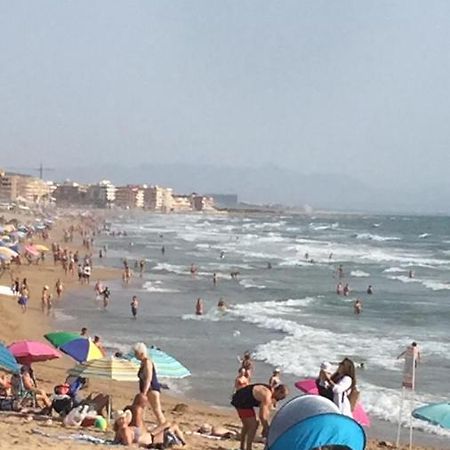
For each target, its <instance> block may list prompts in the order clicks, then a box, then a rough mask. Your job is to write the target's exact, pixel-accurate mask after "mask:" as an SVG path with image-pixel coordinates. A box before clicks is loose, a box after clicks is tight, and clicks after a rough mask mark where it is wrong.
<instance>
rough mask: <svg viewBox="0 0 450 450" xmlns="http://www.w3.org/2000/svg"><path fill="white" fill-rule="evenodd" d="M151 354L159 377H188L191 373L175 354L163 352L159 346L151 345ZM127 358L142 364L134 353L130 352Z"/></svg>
mask: <svg viewBox="0 0 450 450" xmlns="http://www.w3.org/2000/svg"><path fill="white" fill-rule="evenodd" d="M149 356H150V358H151V359H152V361H153V364H154V365H155V370H156V374H157V375H158V377H159V378H186V377H189V376H190V375H191V372H190V371H189V369H187V368H186V367H184V366H183V364H181V363H180V362H179V361H178V360H176V359H175V358H174V357H173V356H170V355H169V354H167V353H166V352H163V351H162V350H160V349H159V348H156V347H150V348H149ZM125 358H127V359H129V360H130V361H132V362H133V363H134V364H136V365H138V366H140V364H141V362H140V361H139V360H138V359H136V358H135V357H134V354H133V353H128V355H126V356H125Z"/></svg>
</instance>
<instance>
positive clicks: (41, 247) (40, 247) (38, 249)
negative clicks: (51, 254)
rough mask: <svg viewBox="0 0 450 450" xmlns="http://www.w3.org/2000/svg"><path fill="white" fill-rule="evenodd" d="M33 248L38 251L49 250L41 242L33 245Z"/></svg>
mask: <svg viewBox="0 0 450 450" xmlns="http://www.w3.org/2000/svg"><path fill="white" fill-rule="evenodd" d="M34 248H35V249H36V250H37V251H39V252H48V251H49V248H48V247H46V246H45V245H42V244H36V245H34Z"/></svg>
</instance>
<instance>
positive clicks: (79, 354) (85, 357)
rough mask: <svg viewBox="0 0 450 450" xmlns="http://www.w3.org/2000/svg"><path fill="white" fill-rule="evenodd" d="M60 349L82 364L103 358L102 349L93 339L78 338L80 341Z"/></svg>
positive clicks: (77, 340)
mask: <svg viewBox="0 0 450 450" xmlns="http://www.w3.org/2000/svg"><path fill="white" fill-rule="evenodd" d="M59 349H60V350H61V351H62V352H64V353H65V354H66V355H69V356H70V357H71V358H73V359H74V360H75V361H78V362H80V363H82V362H85V361H91V360H94V359H100V358H103V356H104V355H103V353H102V351H101V350H100V348H99V347H98V346H97V345H96V344H94V343H93V342H92V341H91V339H86V338H84V337H80V336H78V339H72V340H71V341H68V342H66V343H65V344H62V345H61V346H60V347H59Z"/></svg>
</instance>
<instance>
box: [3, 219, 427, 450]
mask: <svg viewBox="0 0 450 450" xmlns="http://www.w3.org/2000/svg"><path fill="white" fill-rule="evenodd" d="M72 222H73V221H71V222H69V221H68V220H67V219H66V220H64V219H62V220H60V221H59V222H58V224H57V225H56V226H55V229H54V230H52V232H51V234H50V239H49V242H52V241H55V242H62V239H61V238H62V230H63V228H64V227H66V226H67V225H68V224H69V223H72ZM36 243H37V241H36ZM80 244H81V242H80V238H79V236H76V238H75V242H74V243H73V244H70V245H67V246H68V247H69V248H71V249H74V250H75V249H79V250H80V254H81V255H83V254H84V250H82V249H81V245H80ZM14 276H19V277H20V278H21V279H22V278H24V277H26V278H27V279H28V281H29V285H30V301H29V309H28V311H27V313H26V314H22V313H21V311H20V308H19V306H18V305H17V303H16V300H15V299H14V298H13V297H6V296H1V295H0V317H1V327H0V340H2V341H4V342H6V343H10V342H12V341H16V340H20V339H37V340H43V337H42V336H43V334H45V333H46V332H48V331H50V330H51V320H50V319H49V318H48V317H46V316H44V315H43V314H42V312H41V310H40V293H41V289H42V287H43V286H44V285H46V284H47V285H49V286H50V288H51V290H53V291H54V286H55V283H56V280H57V279H58V278H61V280H62V281H63V283H64V285H65V290H66V291H65V294H67V290H70V289H84V290H86V293H88V292H89V291H88V290H89V289H91V290H92V289H93V286H80V285H79V284H78V281H77V279H76V277H75V278H72V277H70V276H67V277H66V276H65V275H64V272H63V270H62V268H61V267H60V266H59V265H58V266H54V265H53V261H52V258H51V257H50V255H49V257H48V258H47V261H46V262H45V263H43V264H42V265H36V266H35V265H33V266H26V265H23V266H21V267H20V268H16V267H14ZM119 276H120V273H119V272H118V271H117V270H114V269H104V268H96V267H95V266H94V269H93V279H102V280H106V279H111V278H118V277H119ZM9 284H10V279H9V275H8V274H4V275H3V276H2V277H1V278H0V285H9ZM63 295H64V294H63ZM89 295H92V292H89ZM72 366H73V361H72V360H71V359H70V358H68V357H66V356H64V357H63V358H61V359H59V360H56V361H51V362H48V363H39V364H35V365H33V367H34V370H35V372H36V374H37V378H38V383H39V386H40V387H43V388H45V389H46V391H47V392H49V393H50V392H52V390H53V386H55V385H56V384H60V383H61V382H63V381H64V379H65V373H66V371H67V369H68V368H69V367H72ZM136 388H137V386H136V385H135V384H134V383H117V382H111V383H109V382H106V383H105V382H98V381H95V380H91V383H90V386H89V390H90V391H91V390H95V391H100V392H104V393H110V394H112V396H113V406H114V408H123V407H124V406H125V405H127V404H129V403H130V402H131V400H132V398H133V396H134V394H135V393H136ZM162 403H163V409H164V411H165V414H166V417H168V418H169V420H176V421H177V423H178V424H179V425H180V426H181V428H182V429H183V431H185V432H186V433H187V442H188V446H187V448H190V449H195V450H220V449H222V450H229V449H236V448H238V447H239V444H238V442H237V441H236V440H220V441H217V440H212V439H208V438H206V437H203V436H197V435H194V434H191V433H193V432H195V431H196V430H198V429H199V427H200V426H201V425H202V424H204V423H208V424H211V425H220V426H225V427H226V428H228V429H230V430H235V431H238V430H239V421H238V419H237V417H236V416H235V414H233V412H232V411H231V410H226V409H219V408H214V407H211V406H208V405H205V404H201V403H199V402H195V401H192V400H186V399H182V398H175V397H172V396H169V395H167V394H165V393H163V397H162ZM180 404H184V405H185V406H183V407H181V408H180V407H178V408H177V409H181V410H182V412H174V407H175V406H176V405H180ZM147 420H148V421H149V426H151V423H152V422H151V420H152V417H151V414H150V413H147ZM82 431H83V432H85V433H87V434H89V435H92V436H96V437H100V438H112V433H111V432H106V433H103V432H99V431H97V430H94V429H93V428H89V429H83V430H82ZM79 432H80V430H77V429H67V428H64V427H63V426H62V424H61V422H60V421H59V420H58V419H57V418H55V417H53V419H51V420H50V421H49V420H48V419H47V417H44V418H39V417H37V416H36V417H35V418H34V419H31V417H29V416H25V417H18V416H15V415H12V414H11V413H0V436H1V439H0V449H18V450H30V449H44V448H47V449H66V450H72V449H73V450H76V449H77V450H78V449H84V450H86V449H87V448H89V447H90V446H92V445H93V444H86V443H80V442H74V441H73V440H71V439H70V436H73V435H75V434H77V433H79ZM95 448H99V449H102V448H111V447H110V446H104V445H97V446H96V447H95ZM116 448H117V447H116ZM254 448H255V449H256V450H261V449H262V448H263V445H262V444H255V446H254ZM367 448H368V449H369V450H374V449H378V448H386V447H384V446H379V444H378V442H375V441H372V442H370V444H369V446H368V447H367ZM402 448H405V449H406V447H402ZM419 448H420V449H422V450H424V449H425V448H424V447H415V449H417V450H418V449H419ZM286 450H289V449H286Z"/></svg>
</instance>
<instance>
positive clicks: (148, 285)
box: [142, 281, 180, 294]
mask: <svg viewBox="0 0 450 450" xmlns="http://www.w3.org/2000/svg"><path fill="white" fill-rule="evenodd" d="M160 284H161V282H157V281H146V282H145V283H144V284H143V285H142V288H143V289H144V290H146V291H147V292H153V293H161V294H166V293H167V294H169V293H176V292H180V291H178V290H177V289H169V288H162V287H160ZM155 285H156V286H155Z"/></svg>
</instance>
